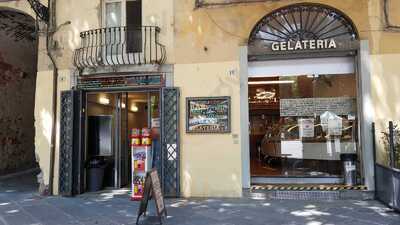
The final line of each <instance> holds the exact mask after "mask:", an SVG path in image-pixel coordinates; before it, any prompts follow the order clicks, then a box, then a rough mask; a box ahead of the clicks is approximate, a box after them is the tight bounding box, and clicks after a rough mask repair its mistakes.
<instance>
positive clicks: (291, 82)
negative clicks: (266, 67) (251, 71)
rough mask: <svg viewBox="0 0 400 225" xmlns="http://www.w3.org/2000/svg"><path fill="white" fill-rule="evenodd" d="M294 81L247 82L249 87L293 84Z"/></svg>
mask: <svg viewBox="0 0 400 225" xmlns="http://www.w3.org/2000/svg"><path fill="white" fill-rule="evenodd" d="M293 83H294V80H268V81H249V82H248V84H249V85H258V84H293Z"/></svg>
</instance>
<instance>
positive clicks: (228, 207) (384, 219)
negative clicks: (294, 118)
mask: <svg viewBox="0 0 400 225" xmlns="http://www.w3.org/2000/svg"><path fill="white" fill-rule="evenodd" d="M28 181H29V179H16V180H0V224H10V225H11V224H16V225H23V224H31V225H33V224H49V225H58V224H60V225H62V224H65V225H66V224H90V225H91V224H92V225H102V224H107V225H116V224H134V223H135V221H136V213H137V208H138V203H136V202H132V201H130V200H129V198H128V196H127V190H119V191H108V192H103V193H95V194H85V195H82V196H79V197H75V198H62V197H40V196H38V195H36V194H35V193H34V189H32V188H33V187H32V186H30V185H29V182H28ZM16 183H18V184H16ZM166 203H167V210H168V218H167V220H165V222H164V224H166V225H168V224H171V225H177V224H179V225H203V224H204V225H232V224H235V225H257V224H260V225H261V224H263V225H265V224H272V225H281V224H287V225H296V224H305V225H322V224H324V225H328V224H330V225H334V224H338V225H339V224H343V225H358V224H359V225H370V224H371V225H378V224H379V225H384V224H391V225H400V215H399V214H397V213H394V212H393V211H391V210H389V209H387V208H386V207H384V206H383V205H382V204H380V203H378V202H376V201H366V202H364V201H343V200H341V201H324V202H321V201H320V202H318V201H289V200H263V199H249V198H241V199H167V200H166ZM150 215H154V206H153V203H151V209H150ZM141 224H158V223H157V220H156V218H154V217H149V219H147V220H145V221H141Z"/></svg>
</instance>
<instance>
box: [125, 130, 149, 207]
mask: <svg viewBox="0 0 400 225" xmlns="http://www.w3.org/2000/svg"><path fill="white" fill-rule="evenodd" d="M130 139H131V151H132V154H131V155H132V184H131V188H132V189H131V191H132V194H131V200H133V201H140V200H141V199H142V197H143V191H144V184H145V178H146V173H147V172H148V171H150V170H151V159H152V156H151V137H150V130H149V129H147V128H142V129H138V128H134V129H132V130H131V134H130Z"/></svg>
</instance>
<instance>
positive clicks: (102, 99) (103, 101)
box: [99, 97, 110, 105]
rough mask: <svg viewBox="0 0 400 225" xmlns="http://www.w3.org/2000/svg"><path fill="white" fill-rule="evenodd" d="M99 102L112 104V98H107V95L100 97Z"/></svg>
mask: <svg viewBox="0 0 400 225" xmlns="http://www.w3.org/2000/svg"><path fill="white" fill-rule="evenodd" d="M99 102H100V104H102V105H109V104H110V99H108V98H106V97H100V98H99Z"/></svg>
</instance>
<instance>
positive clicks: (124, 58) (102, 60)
mask: <svg viewBox="0 0 400 225" xmlns="http://www.w3.org/2000/svg"><path fill="white" fill-rule="evenodd" d="M159 33H160V28H159V27H155V26H142V27H134V28H132V27H129V26H128V27H108V28H101V29H95V30H89V31H84V32H82V33H81V34H80V37H81V47H80V48H79V49H76V50H75V53H74V64H75V66H76V67H77V68H79V69H85V68H95V67H99V66H119V65H145V64H163V63H164V61H165V56H166V52H165V46H164V45H162V44H160V43H159V42H158V36H159Z"/></svg>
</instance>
